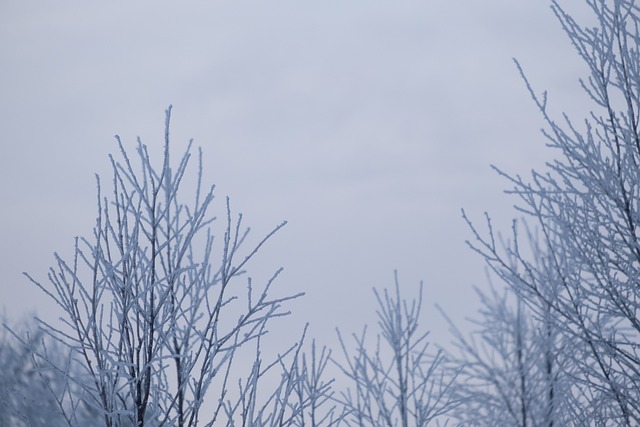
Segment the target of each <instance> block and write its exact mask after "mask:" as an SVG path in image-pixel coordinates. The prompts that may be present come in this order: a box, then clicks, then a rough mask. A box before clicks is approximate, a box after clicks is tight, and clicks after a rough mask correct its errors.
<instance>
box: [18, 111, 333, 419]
mask: <svg viewBox="0 0 640 427" xmlns="http://www.w3.org/2000/svg"><path fill="white" fill-rule="evenodd" d="M170 113H171V107H170V108H169V109H168V110H167V114H166V126H165V140H164V145H163V147H164V155H163V159H162V163H161V164H160V165H159V166H154V164H153V163H152V160H151V158H150V154H149V150H148V148H147V146H145V145H143V144H142V143H141V142H140V141H139V140H138V144H137V156H136V157H137V159H138V162H139V163H138V166H137V167H136V166H135V165H134V163H135V162H134V160H135V159H134V158H132V157H131V156H130V155H129V154H128V152H127V151H126V149H125V147H124V143H123V142H122V141H121V140H120V138H118V137H116V139H117V142H118V147H119V149H120V160H116V158H114V157H111V165H112V171H113V179H112V181H111V195H110V196H107V195H105V193H104V184H102V182H101V181H100V179H99V178H98V179H97V187H98V200H97V203H98V216H97V219H96V225H95V228H94V232H93V236H92V237H91V238H77V239H76V241H75V248H74V255H73V258H72V259H71V260H64V259H62V258H61V257H60V256H58V255H57V254H56V255H55V258H56V265H55V267H53V268H51V269H50V271H49V274H48V283H42V282H40V281H38V280H36V279H35V278H33V277H32V276H29V275H27V276H28V277H29V279H31V281H32V282H33V283H35V284H36V285H37V286H38V287H39V288H40V289H41V290H42V291H43V292H45V293H46V294H47V295H48V296H49V297H50V298H51V299H52V300H53V301H54V302H55V303H56V304H57V306H58V308H60V309H61V311H62V316H61V321H60V322H53V321H46V320H39V323H40V327H41V328H42V330H43V331H44V332H45V333H46V334H48V335H49V336H51V337H52V338H53V339H55V340H56V341H58V342H59V343H61V344H62V345H64V346H66V347H67V348H68V350H69V351H70V352H71V357H72V359H73V360H74V361H75V362H77V364H79V366H80V367H81V369H82V370H81V371H80V372H77V371H74V370H69V369H67V368H66V367H65V366H60V365H57V364H56V363H55V362H56V361H55V360H54V359H52V358H50V357H48V354H47V353H44V352H41V351H36V352H35V353H34V354H33V357H34V360H36V361H37V363H39V364H40V365H41V366H42V369H53V370H55V371H56V372H58V373H61V374H64V375H65V376H66V379H67V381H69V383H70V384H73V385H74V386H76V387H80V388H81V389H82V399H83V402H82V403H83V404H84V405H89V406H90V407H91V408H93V409H94V410H96V411H97V412H98V413H99V414H100V417H99V420H98V421H96V422H95V425H104V426H106V427H115V426H140V427H141V426H161V425H165V426H196V425H198V426H200V425H202V426H205V425H209V426H211V425H235V424H236V423H238V424H242V425H260V426H263V425H278V426H281V425H298V424H300V423H301V421H304V419H305V418H304V417H305V414H306V416H309V413H313V412H314V411H315V408H316V407H317V406H318V405H320V404H322V403H324V402H325V401H326V396H325V393H326V392H328V389H329V387H330V382H325V381H324V380H322V372H323V370H324V366H325V365H326V360H327V357H328V355H327V354H326V353H321V355H320V357H319V359H315V358H314V359H313V363H310V362H308V361H307V359H306V356H304V355H303V354H302V352H301V346H302V339H301V340H300V341H299V342H297V343H296V342H292V343H291V346H290V347H289V348H288V349H286V351H284V352H282V353H281V354H278V355H274V356H273V357H267V356H265V354H264V349H263V340H264V339H265V336H266V334H267V326H268V324H269V323H270V321H271V320H273V319H275V318H277V317H281V316H286V315H287V314H288V311H287V310H286V308H285V307H284V305H285V304H286V303H287V301H289V300H291V299H293V298H296V297H298V296H300V295H301V294H297V295H289V296H282V297H274V296H272V294H273V290H272V288H273V285H274V283H275V281H276V279H277V278H278V275H279V274H280V271H281V270H278V271H276V272H275V273H274V274H273V275H272V276H271V277H270V278H269V279H268V280H266V282H264V283H259V284H256V283H254V281H252V279H251V278H250V277H246V276H247V275H246V274H245V271H246V268H247V267H248V266H249V264H250V262H251V260H252V259H253V258H254V256H255V255H256V253H257V252H258V251H259V250H260V249H261V248H262V247H263V245H264V244H265V243H266V242H267V240H269V239H270V238H271V237H272V236H273V234H274V233H276V232H277V231H278V230H279V229H280V228H281V227H282V226H284V223H282V224H280V225H278V226H277V227H275V229H273V231H271V232H270V233H269V234H268V235H266V236H265V237H264V238H262V239H259V240H258V241H256V242H255V243H254V244H253V246H248V245H250V243H249V240H250V237H251V236H250V233H249V229H248V228H246V229H245V227H244V223H243V218H242V215H238V216H237V217H234V215H233V214H232V212H231V208H230V204H229V200H228V199H227V202H226V206H225V210H226V214H225V220H223V224H222V229H223V231H222V233H221V234H222V235H221V237H220V238H217V239H216V240H214V231H213V229H212V227H213V226H214V225H215V224H216V223H217V221H214V220H215V219H216V218H215V217H214V216H213V215H212V213H211V208H212V204H213V202H214V188H213V186H211V187H204V186H203V184H202V155H201V152H199V155H198V157H197V164H196V172H195V188H194V189H193V193H192V194H193V196H192V197H193V199H192V200H191V202H189V203H186V202H185V201H184V195H185V192H184V191H185V190H183V186H184V183H185V182H186V181H187V180H188V179H189V178H190V176H188V171H189V166H190V165H191V163H192V160H191V143H190V144H189V147H188V148H187V150H186V152H185V153H184V155H183V156H182V157H181V158H180V159H179V161H178V162H177V164H175V165H174V164H172V162H171V161H170V144H169V122H170ZM243 276H244V277H245V278H244V279H243ZM300 333H301V334H302V333H303V330H302V328H301V329H300ZM68 408H69V406H65V405H61V409H62V410H63V412H64V416H65V417H66V419H67V421H68V424H69V425H86V424H82V423H80V422H78V421H77V420H76V419H75V418H74V414H73V413H69V410H68ZM309 408H311V409H309ZM329 413H330V414H332V412H331V411H329ZM323 422H325V423H326V424H329V423H330V422H332V421H331V415H330V416H329V417H328V418H326V419H323ZM318 425H319V424H318Z"/></svg>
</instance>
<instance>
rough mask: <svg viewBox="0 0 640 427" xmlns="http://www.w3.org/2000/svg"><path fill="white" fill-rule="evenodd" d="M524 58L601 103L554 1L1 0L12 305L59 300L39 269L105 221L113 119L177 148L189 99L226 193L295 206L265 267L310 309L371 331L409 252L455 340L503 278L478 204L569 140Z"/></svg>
mask: <svg viewBox="0 0 640 427" xmlns="http://www.w3.org/2000/svg"><path fill="white" fill-rule="evenodd" d="M512 57H516V58H518V59H519V60H520V61H521V62H522V64H523V66H524V67H525V69H526V71H527V73H528V75H529V77H530V78H531V80H532V83H533V84H534V85H535V86H536V88H538V89H540V90H542V89H549V91H550V93H551V98H550V102H551V103H552V107H554V108H557V109H564V110H567V111H572V109H575V108H578V106H579V105H580V103H583V102H584V97H583V96H582V95H581V94H580V92H579V89H578V84H577V79H578V77H579V76H580V75H581V72H582V67H581V65H580V63H579V61H578V60H577V57H576V55H575V54H574V53H573V51H572V49H571V47H570V45H569V42H568V41H567V40H566V38H565V37H564V35H563V34H562V31H561V29H560V28H559V25H558V23H557V22H556V20H555V18H554V17H553V14H552V12H551V10H550V9H549V5H548V3H547V2H546V1H540V0H521V1H513V0H484V1H451V0H442V1H429V0H421V1H414V0H406V1H399V2H383V1H370V0H366V1H365V0H352V1H344V0H342V1H335V0H323V1H293V0H290V1H289V0H288V1H284V0H269V1H233V2H231V1H227V2H219V1H182V2H169V1H150V0H145V1H136V2H130V1H110V2H88V1H56V2H51V1H8V0H3V1H0V94H1V96H0V129H1V130H2V145H1V154H0V174H1V175H0V176H1V177H2V179H1V180H0V197H1V200H2V209H1V210H0V277H2V283H1V284H0V302H1V304H2V305H4V306H5V307H6V310H7V313H8V314H9V315H10V316H11V317H16V316H19V315H20V314H22V313H25V312H29V311H31V310H34V309H35V310H38V311H40V312H47V311H49V310H50V309H51V307H49V306H48V304H47V301H46V299H45V298H44V297H43V296H42V295H41V294H40V293H39V292H38V291H37V290H36V289H35V288H34V287H33V286H32V285H30V284H29V283H28V282H27V280H26V279H25V278H23V277H22V276H21V272H22V271H28V272H29V273H30V274H32V275H34V276H36V277H39V278H42V279H44V278H45V277H46V271H47V268H48V267H49V266H50V265H51V264H52V262H53V257H52V252H53V251H59V252H61V253H62V254H68V253H69V252H70V249H71V247H72V245H73V238H74V236H76V235H89V234H90V233H91V227H92V226H93V223H94V218H95V203H94V202H95V181H94V178H93V173H94V172H99V173H101V174H108V160H107V153H109V152H115V149H116V146H115V142H114V139H113V135H114V134H119V135H121V136H122V138H123V139H124V140H125V142H127V143H128V144H129V147H133V144H134V142H135V137H136V136H140V137H141V138H142V140H143V142H145V143H146V144H148V145H150V146H159V145H161V143H162V132H163V122H164V110H165V108H166V107H167V106H168V105H169V104H173V106H174V114H173V122H172V123H173V124H172V138H173V141H174V143H175V150H176V152H177V151H179V150H180V149H181V148H182V147H183V146H184V143H185V142H186V141H187V140H188V139H189V138H194V139H195V143H196V144H197V145H200V146H202V147H203V150H204V156H205V157H204V159H205V164H204V168H205V180H206V181H209V182H214V183H216V184H217V186H218V187H217V188H218V190H217V194H218V195H219V196H226V195H229V196H230V197H231V200H232V203H233V206H234V208H235V210H236V211H242V212H243V213H244V215H245V218H246V221H247V223H248V224H250V225H252V226H253V228H254V230H255V232H256V233H257V234H262V233H266V232H268V231H269V229H270V228H271V227H272V226H275V225H276V224H278V223H279V222H280V221H281V220H283V219H286V220H288V221H289V225H288V226H287V227H286V228H285V229H284V230H283V231H282V232H281V233H280V234H279V235H277V236H276V237H275V238H274V240H273V241H272V242H271V244H269V245H268V246H267V247H265V248H264V250H263V252H262V253H261V255H259V257H258V258H257V259H256V261H258V262H257V263H256V264H254V268H255V271H256V274H258V275H260V274H266V273H265V272H270V271H272V270H275V268H277V267H279V266H283V267H285V273H284V275H283V276H282V277H281V279H280V285H279V286H281V289H282V290H283V292H284V291H304V292H306V293H307V296H306V297H305V298H304V299H303V300H301V301H299V302H297V303H295V304H294V305H293V306H292V308H293V310H294V312H295V317H294V320H296V321H301V320H309V321H310V322H311V324H312V334H313V335H314V336H317V337H319V338H320V339H321V340H322V339H326V340H329V339H330V338H328V337H329V336H331V337H332V336H333V329H334V328H335V326H338V325H341V327H342V328H344V329H345V330H346V331H349V330H354V329H359V328H360V327H361V326H362V324H363V323H364V322H365V321H368V320H370V319H371V318H372V316H373V311H374V306H373V303H374V299H373V297H372V294H371V291H370V290H371V288H372V287H374V286H375V287H384V286H387V285H391V284H392V280H393V270H394V269H398V270H399V274H400V279H401V283H402V285H403V288H404V289H405V292H406V294H407V295H411V294H412V292H413V291H414V290H415V289H416V287H417V284H418V282H419V280H421V279H423V280H424V281H425V284H426V304H427V309H428V311H429V312H430V314H429V315H428V317H427V321H428V322H429V323H428V324H427V325H426V327H427V328H428V329H432V330H434V335H435V336H436V337H437V338H439V337H446V335H445V334H444V326H443V322H442V320H441V319H439V316H438V315H436V314H435V313H433V312H434V310H433V309H432V307H433V304H435V303H439V304H440V305H442V306H443V307H444V308H445V309H447V310H448V311H449V312H450V313H451V314H452V317H453V318H455V319H461V318H463V317H464V316H465V315H471V314H473V313H472V312H471V311H472V310H473V309H474V308H475V304H476V301H475V296H474V294H473V292H472V285H478V286H482V285H484V284H485V277H484V270H483V264H482V262H481V261H480V260H479V259H478V258H477V257H476V256H475V255H474V254H473V253H472V252H471V251H470V250H468V249H467V248H466V246H465V243H464V241H465V239H467V238H469V237H470V233H469V232H468V230H467V228H466V226H465V224H464V223H463V221H462V219H461V215H460V209H461V208H463V207H464V208H466V209H467V210H468V211H469V212H470V213H471V215H472V216H474V217H476V218H478V219H479V220H480V219H481V214H482V212H483V211H485V210H487V211H489V212H491V213H492V214H493V215H494V216H496V218H497V223H498V225H501V226H502V227H503V228H504V227H507V226H508V225H509V223H508V221H509V218H511V217H512V216H513V215H514V212H513V211H512V210H511V208H510V206H511V204H512V201H510V200H509V199H508V198H505V197H504V196H503V195H502V190H503V189H504V188H505V187H506V182H504V181H503V180H501V179H499V178H498V177H497V176H496V174H495V173H494V172H492V171H491V170H490V167H489V165H490V164H496V165H498V166H500V167H502V168H504V169H506V170H507V171H510V172H519V173H523V174H526V173H527V172H528V171H529V170H530V169H531V168H532V167H534V166H539V165H540V164H542V163H543V161H544V160H545V159H547V158H549V157H550V156H552V154H553V153H550V152H548V151H546V150H545V149H544V140H543V138H542V137H541V135H540V133H539V128H540V126H541V123H542V122H541V120H540V117H539V115H538V114H537V112H536V109H535V108H534V105H533V103H532V102H531V101H530V99H529V96H528V94H527V92H526V90H525V87H524V84H523V83H522V81H521V79H520V77H519V75H518V73H517V70H516V68H515V66H514V65H513V62H512ZM107 176H108V175H107ZM223 200H224V197H220V198H219V199H218V207H217V209H218V212H220V213H221V214H222V212H223V210H222V208H223V205H222V202H223ZM256 237H258V236H257V235H256Z"/></svg>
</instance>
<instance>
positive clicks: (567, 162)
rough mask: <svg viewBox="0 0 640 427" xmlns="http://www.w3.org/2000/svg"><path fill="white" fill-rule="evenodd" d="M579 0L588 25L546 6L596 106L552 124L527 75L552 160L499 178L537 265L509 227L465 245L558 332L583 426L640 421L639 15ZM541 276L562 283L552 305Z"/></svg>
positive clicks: (618, 1)
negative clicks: (509, 241) (529, 234)
mask: <svg viewBox="0 0 640 427" xmlns="http://www.w3.org/2000/svg"><path fill="white" fill-rule="evenodd" d="M584 3H585V4H586V5H587V6H588V7H589V8H590V10H591V12H592V16H593V17H594V18H595V19H594V20H593V22H595V25H593V26H592V25H591V24H589V25H581V24H580V23H578V22H577V21H576V20H575V19H574V18H573V17H572V16H571V15H570V14H569V13H567V12H566V11H565V9H563V8H562V7H561V6H560V5H559V4H558V3H557V2H555V1H554V2H553V3H552V9H553V11H554V12H555V14H556V16H557V17H558V19H559V21H560V23H561V25H562V26H563V28H564V30H565V32H566V34H567V35H568V37H569V39H570V40H571V43H572V44H573V46H574V47H575V49H576V51H577V53H578V54H579V56H580V57H581V58H582V60H583V61H584V63H585V64H586V66H587V67H588V70H589V74H588V76H587V77H586V78H584V79H582V80H580V83H581V85H582V88H583V89H584V91H585V92H586V94H587V95H588V97H589V98H590V100H591V102H592V105H593V109H592V111H591V113H590V114H589V115H588V116H587V117H584V118H583V119H581V120H573V119H572V118H570V116H569V115H568V114H564V115H562V117H559V118H555V117H554V116H553V115H552V114H551V113H550V112H549V109H548V104H547V95H546V93H543V94H541V95H538V94H537V93H536V91H534V89H533V88H532V85H531V84H530V83H529V81H528V80H527V79H526V78H525V82H526V84H527V87H528V89H529V91H530V93H531V95H532V97H533V99H534V102H535V103H536V105H537V106H538V107H539V109H540V111H541V113H542V117H543V119H544V122H545V129H544V131H543V133H544V135H545V136H546V139H547V144H548V145H549V146H550V148H551V149H552V150H553V151H554V152H555V154H556V158H555V160H553V161H551V162H549V163H548V164H547V168H546V169H545V170H540V171H534V172H533V173H532V176H531V177H530V178H523V177H521V176H511V175H508V174H506V173H503V175H504V176H505V177H507V178H508V179H509V180H510V183H511V184H512V186H513V187H512V190H510V193H512V194H514V195H515V196H516V197H518V198H519V202H518V208H519V209H520V212H521V213H522V215H524V217H525V218H526V220H527V221H528V222H529V223H531V224H532V223H534V222H535V223H536V227H538V228H539V229H540V231H541V233H540V236H541V237H540V241H539V242H538V243H539V245H540V247H542V248H543V250H544V252H545V253H546V254H547V258H546V261H545V264H544V266H542V267H541V266H540V265H539V264H537V263H536V260H535V257H532V256H531V253H530V252H529V251H527V250H523V249H521V245H520V244H519V242H520V240H521V238H520V237H519V236H518V234H517V232H516V231H514V241H515V243H514V244H513V245H511V246H510V247H509V248H508V249H507V250H506V251H505V250H502V249H501V248H500V247H499V246H498V245H496V243H495V242H496V239H495V237H494V231H493V229H492V227H491V223H490V222H489V221H488V222H487V231H482V230H480V229H479V227H477V226H476V227H473V230H474V232H475V235H476V238H477V240H476V241H475V243H473V245H474V247H475V248H476V249H477V250H478V251H479V252H481V253H482V255H483V256H484V257H485V259H486V261H487V262H488V264H489V265H490V266H491V267H492V268H493V269H494V271H495V272H496V273H497V274H498V275H499V276H500V277H502V278H503V279H504V280H505V282H506V283H507V284H509V285H510V286H511V287H512V288H513V289H514V290H515V291H516V294H518V295H519V296H520V297H521V298H522V299H523V301H524V302H525V303H526V304H527V305H528V306H529V307H531V309H532V310H533V311H534V312H535V313H537V315H538V316H539V315H540V313H542V312H543V311H544V310H545V309H546V310H548V312H549V314H550V316H552V317H553V319H554V322H555V324H557V325H563V327H562V329H561V334H562V335H563V336H564V337H565V338H566V340H567V342H571V343H572V347H571V348H569V349H567V352H568V354H570V355H571V357H572V363H573V366H572V379H573V381H574V382H575V384H577V385H579V387H580V389H581V394H580V395H579V396H576V399H578V404H579V408H580V409H581V410H582V411H583V413H584V414H589V417H590V418H589V421H590V424H593V425H625V426H631V425H638V424H640V314H639V313H640V285H639V280H640V244H639V238H640V128H639V126H640V50H639V47H640V45H639V42H640V8H639V6H638V5H636V3H635V2H634V1H632V0H585V2H584ZM572 6H575V4H574V5H572ZM518 67H519V66H518ZM523 76H524V73H523ZM514 230H517V228H514ZM545 270H548V271H552V272H553V277H554V281H555V282H554V283H553V286H557V287H558V292H557V293H555V295H554V296H553V298H550V297H549V292H547V289H548V286H549V283H548V282H547V281H545V280H543V279H544V278H545V277H548V276H549V274H548V271H545Z"/></svg>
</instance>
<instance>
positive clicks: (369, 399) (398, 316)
mask: <svg viewBox="0 0 640 427" xmlns="http://www.w3.org/2000/svg"><path fill="white" fill-rule="evenodd" d="M422 289H423V287H422V283H421V284H420V290H419V294H418V296H417V297H416V298H415V299H413V300H411V301H410V302H408V301H406V300H404V299H402V298H401V295H400V285H399V283H398V278H397V274H396V275H395V288H394V289H393V290H392V291H391V292H390V291H389V290H387V289H385V290H384V291H383V293H382V294H380V293H379V292H378V291H376V290H375V289H374V293H375V296H376V299H377V302H378V310H377V314H378V328H379V334H378V336H377V339H376V343H375V347H369V345H368V342H367V336H366V335H367V328H366V327H365V329H364V330H363V332H362V334H361V335H356V334H353V339H354V342H355V350H354V351H353V352H351V351H350V350H349V349H348V346H347V344H346V343H345V342H344V340H343V339H342V336H341V335H340V332H339V331H338V337H339V338H340V344H341V346H342V350H343V353H344V356H345V359H346V362H345V363H343V364H341V363H337V364H338V366H339V367H340V369H341V370H342V372H343V373H344V375H345V376H346V377H347V378H348V379H349V382H350V384H351V387H350V388H349V389H348V390H347V391H346V392H344V393H343V394H342V399H341V400H342V403H343V404H344V405H345V407H346V408H347V412H348V415H347V417H346V419H345V424H346V425H355V426H389V427H392V426H397V425H400V426H402V427H407V426H426V425H428V424H429V423H431V422H432V421H437V420H438V419H439V417H442V416H443V415H444V414H446V413H447V412H448V411H449V410H451V409H452V408H453V407H454V406H455V404H456V403H455V402H454V400H452V399H451V395H450V393H449V391H450V386H451V385H452V383H453V381H454V379H455V376H453V377H449V376H445V374H444V371H443V370H442V369H441V368H442V362H443V355H442V352H440V351H436V352H435V353H430V352H429V351H428V350H429V342H428V341H427V337H428V335H429V333H428V332H423V331H421V329H420V327H419V320H420V312H421V309H422Z"/></svg>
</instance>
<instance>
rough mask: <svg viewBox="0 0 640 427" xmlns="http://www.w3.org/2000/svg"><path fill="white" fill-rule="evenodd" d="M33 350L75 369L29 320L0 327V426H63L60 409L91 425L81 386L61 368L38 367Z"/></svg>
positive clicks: (66, 356)
mask: <svg viewBox="0 0 640 427" xmlns="http://www.w3.org/2000/svg"><path fill="white" fill-rule="evenodd" d="M3 324H4V325H5V326H6V325H7V322H6V320H5V321H4V322H3ZM14 333H17V334H19V336H20V337H24V338H18V337H17V336H16V335H14ZM34 349H37V351H39V352H41V353H45V354H47V355H48V357H50V358H51V359H52V360H55V363H56V365H57V366H65V367H66V368H65V371H67V370H68V371H72V370H75V369H76V367H75V366H74V364H73V360H71V359H70V358H69V357H68V353H67V352H65V351H64V350H63V349H62V348H61V346H60V345H59V344H57V343H56V342H54V341H52V340H50V339H46V337H45V336H44V334H43V332H42V331H41V330H39V329H37V328H34V327H33V324H32V322H25V323H24V324H23V325H20V326H16V325H14V326H12V328H11V329H10V328H9V326H6V327H3V328H2V329H0V366H1V367H2V368H1V369H0V425H2V426H15V427H21V426H44V425H46V426H52V427H64V426H67V425H68V422H67V419H65V417H64V414H63V410H64V411H67V412H69V413H70V412H73V414H74V415H73V416H74V417H75V419H76V420H77V421H78V423H79V424H80V425H91V424H92V421H91V420H92V419H94V418H95V416H96V412H95V411H92V410H91V409H90V408H89V407H88V406H87V405H84V404H83V403H82V399H80V396H81V389H80V388H79V387H77V386H74V385H73V384H70V383H69V382H68V381H66V378H65V376H64V375H63V373H61V372H60V371H57V370H52V369H46V370H45V369H40V366H39V365H38V361H37V360H36V359H34V358H33V357H32V355H33V350H34Z"/></svg>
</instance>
